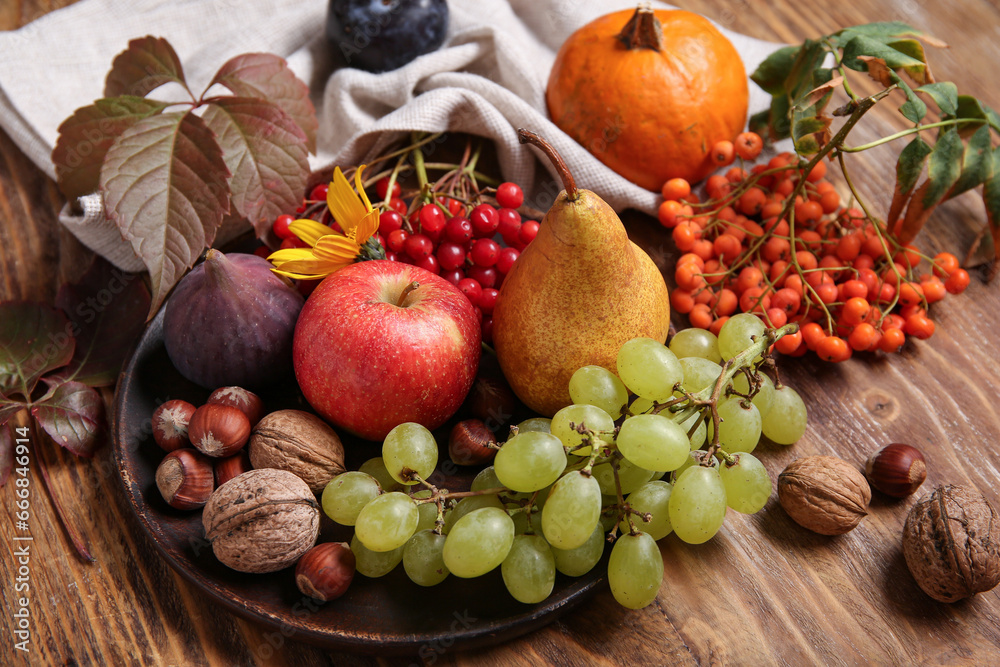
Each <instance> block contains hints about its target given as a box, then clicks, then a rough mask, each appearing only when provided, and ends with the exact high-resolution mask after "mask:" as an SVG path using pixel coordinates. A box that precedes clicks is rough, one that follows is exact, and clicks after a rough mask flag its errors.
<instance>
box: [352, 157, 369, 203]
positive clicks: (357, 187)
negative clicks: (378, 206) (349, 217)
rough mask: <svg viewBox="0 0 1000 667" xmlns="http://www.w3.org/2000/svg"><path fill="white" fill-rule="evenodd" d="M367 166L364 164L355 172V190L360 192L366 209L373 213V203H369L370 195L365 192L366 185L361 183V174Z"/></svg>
mask: <svg viewBox="0 0 1000 667" xmlns="http://www.w3.org/2000/svg"><path fill="white" fill-rule="evenodd" d="M367 166H368V165H367V164H363V165H361V166H360V167H358V170H357V171H356V172H354V189H355V190H357V191H358V194H359V195H361V201H362V203H363V204H364V205H365V208H366V209H368V210H369V211H371V210H372V203H371V202H370V201H368V193H367V192H365V186H364V183H362V182H361V172H363V171H364V170H365V167H367Z"/></svg>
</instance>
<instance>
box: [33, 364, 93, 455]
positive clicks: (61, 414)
mask: <svg viewBox="0 0 1000 667" xmlns="http://www.w3.org/2000/svg"><path fill="white" fill-rule="evenodd" d="M46 384H49V389H50V391H51V392H52V393H51V395H50V396H49V397H47V398H46V399H45V400H43V401H40V402H39V403H37V404H35V405H34V407H32V408H31V414H32V415H33V416H34V417H35V419H37V420H38V424H39V426H41V427H42V429H44V430H45V432H46V433H48V434H49V436H50V437H51V438H52V439H53V440H55V441H56V442H57V443H59V444H60V445H62V446H63V447H65V448H66V449H68V450H69V451H71V452H73V453H74V454H76V455H77V456H85V457H88V458H89V457H91V456H93V455H94V451H95V450H96V449H97V448H98V447H99V446H100V445H101V443H102V442H103V439H102V438H101V437H100V436H101V434H102V432H103V431H104V401H103V400H101V395H100V394H99V393H97V390H96V389H93V388H91V387H88V386H87V385H85V384H83V383H82V382H62V383H59V382H54V381H49V380H48V378H46Z"/></svg>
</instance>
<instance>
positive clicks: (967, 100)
mask: <svg viewBox="0 0 1000 667" xmlns="http://www.w3.org/2000/svg"><path fill="white" fill-rule="evenodd" d="M956 106H957V108H956V110H955V117H956V118H968V119H970V120H978V121H986V122H987V123H989V124H990V125H993V121H994V120H1000V119H996V118H995V116H996V113H995V112H994V113H993V116H994V118H991V117H990V116H989V115H988V114H987V113H986V109H987V107H984V105H983V103H982V102H980V101H979V100H977V99H976V98H975V97H973V96H972V95H959V96H958V104H957V105H956ZM990 111H991V112H992V111H993V110H992V109H990ZM979 126H980V123H959V125H958V131H959V132H960V133H962V134H966V133H968V132H971V131H973V130H975V129H977V128H978V127H979ZM994 129H996V130H997V131H998V132H1000V128H997V127H994Z"/></svg>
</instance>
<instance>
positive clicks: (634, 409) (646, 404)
mask: <svg viewBox="0 0 1000 667" xmlns="http://www.w3.org/2000/svg"><path fill="white" fill-rule="evenodd" d="M653 405H654V404H653V401H651V400H649V399H648V398H643V397H642V396H637V397H636V398H635V400H633V401H632V403H631V404H630V405H629V406H628V409H629V412H631V413H632V414H633V415H644V414H647V413H648V412H650V411H651V410H652V409H653Z"/></svg>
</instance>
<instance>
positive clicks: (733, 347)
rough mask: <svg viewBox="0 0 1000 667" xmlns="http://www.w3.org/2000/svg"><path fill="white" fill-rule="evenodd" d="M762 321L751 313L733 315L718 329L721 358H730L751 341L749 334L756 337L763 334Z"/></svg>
mask: <svg viewBox="0 0 1000 667" xmlns="http://www.w3.org/2000/svg"><path fill="white" fill-rule="evenodd" d="M764 329H765V327H764V323H763V322H762V321H761V319H760V318H759V317H757V316H756V315H754V314H752V313H737V314H736V315H733V316H732V317H730V318H729V319H728V320H726V323H725V324H723V325H722V328H721V329H720V330H719V353H720V354H721V355H722V358H723V359H732V358H733V357H735V356H736V355H737V354H739V353H740V352H742V351H743V350H745V349H747V348H748V347H750V345H751V344H752V343H753V341H752V340H750V337H751V336H756V337H757V338H758V339H759V338H760V337H761V336H762V335H764Z"/></svg>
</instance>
